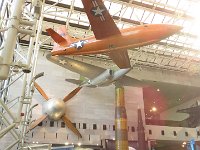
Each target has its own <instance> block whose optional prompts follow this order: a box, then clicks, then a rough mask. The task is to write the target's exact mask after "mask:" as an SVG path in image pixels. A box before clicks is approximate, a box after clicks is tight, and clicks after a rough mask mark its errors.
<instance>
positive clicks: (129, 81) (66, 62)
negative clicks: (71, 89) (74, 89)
mask: <svg viewBox="0 0 200 150" xmlns="http://www.w3.org/2000/svg"><path fill="white" fill-rule="evenodd" d="M46 57H47V59H48V60H49V61H51V62H53V63H55V64H57V65H59V66H61V67H63V68H66V69H68V70H70V71H72V72H76V73H78V74H80V75H81V76H84V77H86V78H88V79H94V78H95V77H97V76H98V75H99V74H101V73H102V72H104V71H105V70H106V69H105V68H101V67H98V66H94V65H91V64H88V63H84V62H81V61H78V60H74V59H71V58H68V57H65V56H52V55H51V54H47V56H46ZM66 81H70V82H72V83H74V82H76V81H75V80H69V79H67V80H66ZM116 84H120V85H123V86H134V87H145V86H146V83H145V82H143V81H140V80H137V79H134V78H131V77H128V76H126V75H124V76H123V77H121V78H120V79H118V80H117V82H116Z"/></svg>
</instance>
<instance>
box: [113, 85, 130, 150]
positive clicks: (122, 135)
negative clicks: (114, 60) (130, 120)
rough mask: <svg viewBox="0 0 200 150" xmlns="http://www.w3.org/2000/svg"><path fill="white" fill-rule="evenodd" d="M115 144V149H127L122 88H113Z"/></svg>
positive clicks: (125, 117)
mask: <svg viewBox="0 0 200 150" xmlns="http://www.w3.org/2000/svg"><path fill="white" fill-rule="evenodd" d="M115 146H116V150H128V132H127V116H126V108H125V101H124V88H123V87H121V86H116V88H115Z"/></svg>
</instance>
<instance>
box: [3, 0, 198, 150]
mask: <svg viewBox="0 0 200 150" xmlns="http://www.w3.org/2000/svg"><path fill="white" fill-rule="evenodd" d="M105 5H106V7H107V8H108V10H109V12H110V14H111V15H112V17H113V19H114V20H115V22H116V24H117V26H118V27H119V28H120V29H122V28H127V27H129V26H134V25H140V24H151V23H169V24H176V25H180V26H183V27H184V29H183V30H182V31H181V32H180V33H177V34H175V35H173V36H171V37H169V38H167V39H165V40H162V41H161V42H159V43H157V44H153V45H149V46H145V47H141V48H137V49H130V50H129V56H130V59H131V63H132V65H134V66H136V67H140V66H146V67H153V68H159V69H165V70H175V71H179V72H189V73H191V74H198V75H199V74H200V51H199V47H198V46H195V44H194V42H196V41H198V40H199V34H198V33H196V32H195V26H196V25H197V24H196V19H195V17H194V16H192V15H191V12H190V10H191V9H193V6H194V5H196V6H200V4H199V3H197V2H196V1H192V0H177V1H176V2H174V1H173V2H172V1H170V0H159V1H158V0H105ZM0 15H1V16H0V17H1V20H0V52H1V55H0V79H1V83H0V110H1V111H0V122H1V126H0V129H1V130H0V138H2V137H4V136H5V135H6V134H8V133H11V136H12V137H13V139H14V141H13V142H12V143H11V144H10V145H8V146H7V148H6V149H11V148H12V147H14V146H16V145H17V146H18V147H19V149H30V148H31V146H29V145H27V143H26V142H25V139H26V132H27V126H28V125H29V122H30V121H31V120H30V112H31V111H32V109H33V108H34V107H31V102H32V96H33V92H34V87H33V84H32V82H33V81H34V80H35V79H37V78H38V77H39V76H40V75H41V74H40V75H36V74H35V70H36V64H37V57H38V51H39V50H40V49H41V50H43V51H49V50H51V49H52V46H53V42H52V41H51V40H50V38H49V36H48V35H47V32H46V31H45V29H46V28H47V27H51V28H54V29H56V28H57V27H58V26H60V25H66V26H67V28H68V32H69V34H70V35H71V36H74V37H76V38H82V37H88V36H92V35H93V32H92V31H91V26H90V24H89V21H88V19H87V16H86V14H85V12H84V9H83V6H82V5H81V1H80V0H68V1H65V0H32V1H30V0H5V1H1V2H0ZM84 57H86V58H87V57H90V58H91V57H95V59H97V60H98V59H99V60H104V61H107V62H108V63H111V61H110V59H109V58H108V57H107V56H106V55H101V54H100V55H95V56H94V55H90V56H84ZM84 57H83V59H82V61H83V60H84ZM74 58H75V57H74ZM112 66H114V64H112ZM18 80H22V87H21V89H20V90H21V93H18V95H17V96H16V97H14V98H10V94H12V92H13V91H12V88H11V87H12V86H13V85H14V84H15V82H17V81H18ZM14 108H15V110H14ZM16 108H17V113H16ZM14 113H16V114H14ZM38 146H42V147H44V146H46V147H47V148H48V149H50V147H51V146H50V145H38ZM38 146H36V147H38ZM32 148H34V146H32Z"/></svg>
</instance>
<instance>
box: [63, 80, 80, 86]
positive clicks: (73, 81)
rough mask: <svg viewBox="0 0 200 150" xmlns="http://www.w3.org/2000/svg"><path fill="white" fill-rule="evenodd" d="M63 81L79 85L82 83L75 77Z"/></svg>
mask: <svg viewBox="0 0 200 150" xmlns="http://www.w3.org/2000/svg"><path fill="white" fill-rule="evenodd" d="M65 81H67V82H70V83H73V84H76V85H81V84H82V83H83V81H81V80H76V79H65Z"/></svg>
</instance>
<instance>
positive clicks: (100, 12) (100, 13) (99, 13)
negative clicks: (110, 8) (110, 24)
mask: <svg viewBox="0 0 200 150" xmlns="http://www.w3.org/2000/svg"><path fill="white" fill-rule="evenodd" d="M92 11H93V12H94V13H95V14H94V15H95V16H97V15H100V16H102V15H103V14H102V12H103V11H105V10H104V9H100V8H99V6H97V8H96V10H95V9H94V10H92Z"/></svg>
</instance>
